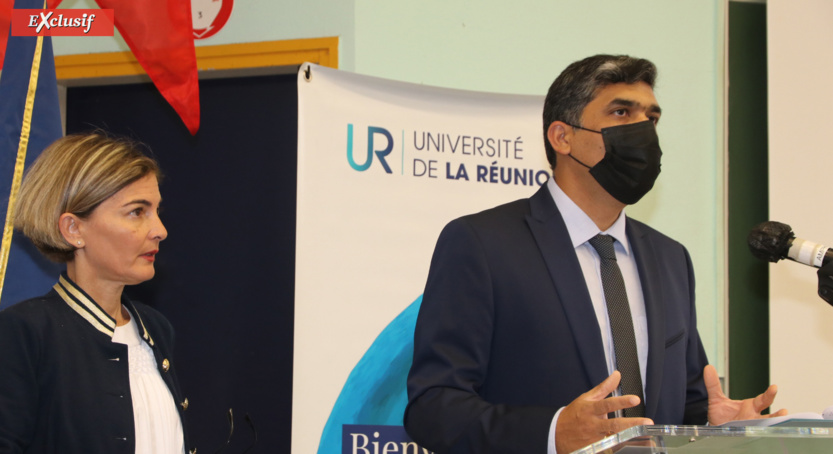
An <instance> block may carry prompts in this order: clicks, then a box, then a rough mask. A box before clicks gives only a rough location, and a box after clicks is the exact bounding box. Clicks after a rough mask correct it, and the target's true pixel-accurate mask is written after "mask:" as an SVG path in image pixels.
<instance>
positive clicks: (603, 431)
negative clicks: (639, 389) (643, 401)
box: [555, 371, 654, 454]
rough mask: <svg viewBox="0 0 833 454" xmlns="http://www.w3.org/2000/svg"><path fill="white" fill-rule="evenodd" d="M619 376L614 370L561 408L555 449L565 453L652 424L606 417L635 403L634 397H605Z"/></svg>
mask: <svg viewBox="0 0 833 454" xmlns="http://www.w3.org/2000/svg"><path fill="white" fill-rule="evenodd" d="M620 379H621V375H620V374H619V371H614V372H613V373H612V374H611V375H610V376H609V377H607V378H606V379H605V381H603V382H601V383H600V384H599V385H598V386H596V387H595V388H593V389H591V390H590V391H587V392H586V393H584V394H582V395H580V396H578V398H576V400H574V401H572V402H571V403H570V405H567V406H566V407H564V410H562V411H561V414H560V415H559V416H558V422H557V423H556V426H555V449H556V451H558V454H567V453H570V452H573V451H575V450H577V449H581V448H583V447H585V446H587V445H589V444H591V443H595V442H597V441H599V440H601V439H602V438H604V437H606V436H608V435H612V434H615V433H618V432H621V431H623V430H625V429H627V428H628V427H633V426H642V425H653V424H654V422H653V421H651V420H650V419H648V418H613V419H608V417H607V414H608V413H612V412H614V411H616V410H623V409H625V408H630V407H633V406H636V405H637V404H639V397H636V396H634V395H627V396H618V397H607V396H609V395H610V393H612V392H613V391H614V390H615V389H616V388H617V387H619V380H620Z"/></svg>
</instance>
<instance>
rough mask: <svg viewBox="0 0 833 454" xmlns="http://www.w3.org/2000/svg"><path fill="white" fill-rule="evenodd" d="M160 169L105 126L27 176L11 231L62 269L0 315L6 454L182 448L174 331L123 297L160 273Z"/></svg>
mask: <svg viewBox="0 0 833 454" xmlns="http://www.w3.org/2000/svg"><path fill="white" fill-rule="evenodd" d="M159 176H160V173H159V167H158V165H157V164H156V162H155V161H154V160H152V159H150V158H148V157H147V156H145V155H144V154H142V153H141V151H139V149H138V147H137V145H135V144H133V143H131V142H129V141H125V140H122V139H115V138H112V137H108V136H106V135H104V134H101V133H92V134H85V135H72V136H67V137H64V138H62V139H59V140H57V141H56V142H55V143H53V144H52V145H50V146H49V147H48V148H47V149H46V150H45V151H44V152H43V153H42V154H41V155H40V156H39V157H38V159H37V160H36V161H35V163H34V164H33V165H32V167H31V169H30V170H29V171H28V173H27V174H26V177H25V178H24V180H23V183H22V186H21V189H20V195H19V198H18V200H17V203H16V206H15V212H14V221H15V228H16V229H18V230H20V231H21V232H23V234H24V235H26V236H27V237H29V238H30V239H31V240H32V242H33V243H34V244H35V246H37V248H38V249H39V250H40V252H41V253H43V254H44V255H45V256H46V257H47V258H49V259H51V260H54V261H57V262H61V263H65V264H66V271H65V272H64V273H62V274H61V275H60V276H56V278H57V283H56V284H55V286H54V287H53V288H52V290H51V291H50V292H49V293H47V294H46V295H44V296H42V297H40V298H34V299H30V300H27V301H23V302H20V303H18V304H15V305H13V306H11V307H9V308H7V309H5V310H4V311H2V312H0V453H62V454H66V453H84V454H91V453H108V454H109V453H154V454H164V453H171V454H181V453H184V452H185V451H186V447H187V446H188V445H187V437H186V435H185V432H184V430H183V427H184V422H183V419H182V418H183V412H184V411H185V409H186V408H187V406H188V400H187V399H185V398H184V397H183V396H182V393H181V392H180V390H179V385H178V383H177V379H176V375H175V374H174V369H173V365H174V362H173V359H172V356H171V353H172V351H173V337H174V336H173V329H172V328H171V325H170V323H169V322H168V321H167V320H166V319H165V318H164V317H163V316H162V315H161V314H160V313H158V312H157V311H155V310H154V309H152V308H150V307H148V306H145V305H143V304H140V303H138V302H134V301H131V300H129V299H128V298H126V297H125V296H124V295H123V290H124V287H125V286H126V285H134V284H138V283H140V282H144V281H147V280H148V279H151V278H152V277H153V275H154V261H155V259H156V255H157V254H158V253H159V245H160V243H161V242H162V240H164V239H165V238H166V237H167V235H168V232H167V231H166V230H165V226H164V225H163V224H162V221H161V220H160V219H159V214H158V212H159V204H160V202H161V196H160V193H159V185H158V180H159Z"/></svg>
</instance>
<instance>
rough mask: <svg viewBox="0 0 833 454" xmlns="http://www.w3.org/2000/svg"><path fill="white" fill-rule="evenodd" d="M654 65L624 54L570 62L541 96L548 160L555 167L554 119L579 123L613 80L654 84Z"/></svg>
mask: <svg viewBox="0 0 833 454" xmlns="http://www.w3.org/2000/svg"><path fill="white" fill-rule="evenodd" d="M656 78H657V67H656V66H654V64H653V63H651V62H650V61H648V60H645V59H643V58H633V57H629V56H627V55H594V56H592V57H587V58H585V59H584V60H580V61H577V62H574V63H572V64H570V66H568V67H567V68H566V69H565V70H564V71H563V72H562V73H561V74H559V76H558V77H557V78H556V79H555V81H554V82H553V83H552V85H550V90H549V92H547V98H546V99H545V100H544V147H545V148H546V150H547V161H549V163H550V167H552V168H553V169H554V168H555V154H556V153H555V150H554V149H553V148H552V145H550V142H549V140H547V130H548V129H549V127H550V125H551V124H552V122H554V121H563V122H564V123H568V124H571V125H580V122H581V113H582V112H583V111H584V108H585V107H586V106H587V104H589V103H590V101H592V100H593V98H595V97H596V94H597V93H598V91H599V90H600V89H602V88H604V87H605V86H607V85H611V84H616V83H626V84H635V83H637V82H645V83H646V84H648V85H650V86H651V88H654V82H655V81H656Z"/></svg>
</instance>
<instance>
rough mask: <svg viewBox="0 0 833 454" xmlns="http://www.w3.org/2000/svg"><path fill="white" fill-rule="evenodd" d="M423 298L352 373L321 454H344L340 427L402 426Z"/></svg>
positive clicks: (326, 428) (386, 331) (328, 426)
mask: <svg viewBox="0 0 833 454" xmlns="http://www.w3.org/2000/svg"><path fill="white" fill-rule="evenodd" d="M421 304H422V295H420V296H419V297H418V298H417V299H416V300H414V302H413V303H411V304H410V306H408V307H407V308H405V310H404V311H402V313H400V314H399V315H398V316H396V318H395V319H393V321H392V322H390V323H389V324H388V326H387V327H385V329H384V330H382V332H381V333H379V336H378V337H376V340H375V341H373V344H372V345H371V346H370V348H368V349H367V352H365V354H364V356H362V359H361V360H359V362H358V363H357V364H356V367H354V368H353V371H352V372H350V375H349V376H348V377H347V381H346V382H345V383H344V387H343V388H342V389H341V393H340V394H339V396H338V399H337V400H336V403H335V405H333V411H332V412H331V413H330V417H329V419H327V424H326V425H324V432H323V433H322V434H321V441H320V443H319V444H318V454H336V453H340V452H341V426H342V425H344V424H374V425H391V426H401V425H402V416H403V415H404V414H405V405H407V403H408V393H407V389H406V381H407V378H408V370H410V368H411V361H412V360H413V356H414V326H416V318H417V314H418V313H419V306H420V305H421Z"/></svg>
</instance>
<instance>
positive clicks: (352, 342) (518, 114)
mask: <svg viewBox="0 0 833 454" xmlns="http://www.w3.org/2000/svg"><path fill="white" fill-rule="evenodd" d="M542 107H543V97H538V96H512V95H499V94H489V93H475V92H467V91H460V90H449V89H442V88H433V87H426V86H422V85H415V84H407V83H401V82H394V81H389V80H383V79H378V78H373V77H367V76H360V75H356V74H351V73H346V72H342V71H338V70H334V69H329V68H325V67H320V66H316V65H308V64H305V65H304V66H303V67H302V68H301V71H300V72H299V73H298V206H297V220H298V221H297V222H298V224H297V250H296V276H295V279H296V287H295V344H294V352H295V359H294V379H293V404H292V407H293V409H292V452H293V453H294V454H309V453H316V452H317V453H322V454H336V453H342V452H348V453H357V454H361V453H376V452H383V451H385V447H386V446H387V451H385V452H417V449H416V446H415V445H413V444H408V443H409V441H408V440H407V438H406V437H405V436H404V432H403V431H402V428H401V426H402V415H403V412H404V408H405V403H406V390H405V378H406V375H407V372H408V369H409V368H410V364H411V357H412V351H413V344H412V341H413V339H412V338H413V325H414V322H415V317H416V312H417V310H418V307H419V303H420V302H421V297H422V290H423V286H424V285H425V278H426V276H427V273H428V266H429V263H430V259H431V254H432V252H433V249H434V244H435V241H436V239H437V236H438V235H439V233H440V230H441V229H442V227H443V226H444V225H445V224H446V223H447V222H448V221H450V220H452V219H454V218H456V217H459V216H462V215H465V214H468V213H472V212H475V211H480V210H483V209H486V208H489V207H491V206H494V205H498V204H501V203H505V202H509V201H512V200H516V199H518V198H523V197H529V196H531V195H532V194H533V193H534V192H535V191H536V189H537V188H538V186H540V185H541V184H543V183H544V182H545V181H546V180H547V178H548V176H549V171H548V165H547V162H546V157H545V154H544V146H543V126H542V119H541V112H542ZM391 443H393V444H391ZM394 449H396V450H394ZM418 452H423V451H422V450H419V451H418Z"/></svg>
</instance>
